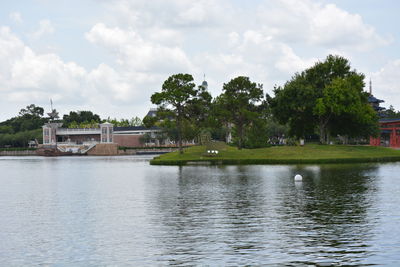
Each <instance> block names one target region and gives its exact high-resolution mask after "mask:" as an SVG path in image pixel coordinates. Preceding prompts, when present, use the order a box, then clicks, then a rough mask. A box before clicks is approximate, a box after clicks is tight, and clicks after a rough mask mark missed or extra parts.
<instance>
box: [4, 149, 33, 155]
mask: <svg viewBox="0 0 400 267" xmlns="http://www.w3.org/2000/svg"><path fill="white" fill-rule="evenodd" d="M0 156H36V151H35V150H18V151H0Z"/></svg>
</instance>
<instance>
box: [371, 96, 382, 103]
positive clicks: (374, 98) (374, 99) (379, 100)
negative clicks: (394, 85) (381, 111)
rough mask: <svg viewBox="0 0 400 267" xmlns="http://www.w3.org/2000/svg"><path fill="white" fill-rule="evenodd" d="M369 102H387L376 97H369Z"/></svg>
mask: <svg viewBox="0 0 400 267" xmlns="http://www.w3.org/2000/svg"><path fill="white" fill-rule="evenodd" d="M368 102H369V103H383V102H385V101H383V100H381V99H378V98H376V97H374V96H373V95H370V96H368Z"/></svg>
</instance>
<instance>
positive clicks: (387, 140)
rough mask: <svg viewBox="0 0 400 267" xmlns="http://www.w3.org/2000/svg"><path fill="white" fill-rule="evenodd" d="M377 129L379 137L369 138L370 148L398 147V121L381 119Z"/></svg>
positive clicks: (399, 135) (399, 131) (399, 129)
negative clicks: (378, 129)
mask: <svg viewBox="0 0 400 267" xmlns="http://www.w3.org/2000/svg"><path fill="white" fill-rule="evenodd" d="M379 128H380V130H381V134H380V136H379V137H378V138H373V137H370V140H369V144H370V145H371V146H386V147H400V119H381V120H379Z"/></svg>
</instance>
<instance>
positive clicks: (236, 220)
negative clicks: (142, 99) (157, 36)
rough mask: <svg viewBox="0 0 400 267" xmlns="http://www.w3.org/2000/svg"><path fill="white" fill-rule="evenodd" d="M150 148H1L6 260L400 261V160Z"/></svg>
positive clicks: (1, 256)
mask: <svg viewBox="0 0 400 267" xmlns="http://www.w3.org/2000/svg"><path fill="white" fill-rule="evenodd" d="M148 159H149V158H148V157H116V158H110V157H99V158H90V157H85V158H74V157H71V158H53V159H45V158H34V157H32V158H0V171H1V173H2V174H1V178H0V182H1V184H2V187H1V188H0V212H1V213H0V214H1V217H0V227H1V229H2V231H1V232H0V240H5V242H0V265H1V266H23V265H29V266H37V265H74V266H99V265H103V266H109V265H117V266H145V265H147V266H149V265H151V266H154V265H177V266H187V265H211V266H230V265H233V266H237V265H250V266H251V265H268V264H271V265H277V264H278V265H295V266H308V265H311V266H337V265H340V264H342V265H357V266H359V265H373V264H377V265H395V264H396V263H397V261H398V260H400V256H398V255H399V251H400V230H399V229H397V227H396V226H397V222H398V221H399V219H400V213H399V204H400V199H399V191H400V190H399V189H400V186H399V185H398V182H397V179H396V174H397V173H399V170H400V165H399V164H381V165H371V164H358V165H322V166H222V167H217V166H193V167H190V166H188V167H160V166H149V165H148ZM297 173H300V174H301V175H302V176H303V181H302V182H294V179H293V177H294V175H295V174H297Z"/></svg>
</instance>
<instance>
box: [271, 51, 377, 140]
mask: <svg viewBox="0 0 400 267" xmlns="http://www.w3.org/2000/svg"><path fill="white" fill-rule="evenodd" d="M363 80H364V75H363V74H361V73H358V72H356V71H355V70H352V69H351V67H350V63H349V61H348V60H347V59H345V58H343V57H340V56H332V55H329V56H328V57H327V58H326V59H325V61H323V62H317V63H316V64H315V65H314V66H312V67H311V68H309V69H306V70H305V71H303V72H301V73H298V74H295V76H294V77H292V79H291V80H290V81H288V82H287V83H286V84H285V85H284V86H283V87H278V88H275V90H274V93H275V97H274V98H273V99H272V101H271V107H272V111H273V113H274V115H275V117H276V118H277V119H278V120H279V121H280V122H281V123H288V124H289V127H290V133H291V135H295V136H297V137H304V136H305V135H306V134H311V133H313V132H314V130H315V129H318V131H319V135H320V142H321V143H323V144H326V143H328V142H329V136H330V135H331V134H332V133H336V134H338V133H341V134H346V135H352V136H356V135H361V134H362V135H368V134H374V133H375V131H376V125H377V124H376V116H374V113H373V111H372V108H371V107H370V106H369V105H368V102H367V96H366V94H365V93H364V92H363V87H364V82H363ZM345 122H346V123H348V124H349V123H351V124H352V125H358V126H360V127H359V128H356V127H351V126H350V125H349V126H347V127H344V125H345ZM339 126H340V127H341V128H340V129H339V128H338V127H339ZM359 129H362V131H363V132H361V131H360V130H359ZM344 130H345V131H344Z"/></svg>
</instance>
